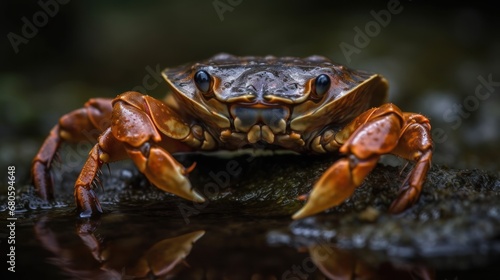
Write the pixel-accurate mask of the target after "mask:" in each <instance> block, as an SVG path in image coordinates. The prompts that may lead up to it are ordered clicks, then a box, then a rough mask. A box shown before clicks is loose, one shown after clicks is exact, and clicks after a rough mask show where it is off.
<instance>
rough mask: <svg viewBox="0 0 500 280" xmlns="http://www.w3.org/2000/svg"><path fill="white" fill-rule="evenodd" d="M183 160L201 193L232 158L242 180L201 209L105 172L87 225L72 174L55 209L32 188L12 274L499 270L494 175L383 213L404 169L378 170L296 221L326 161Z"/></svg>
mask: <svg viewBox="0 0 500 280" xmlns="http://www.w3.org/2000/svg"><path fill="white" fill-rule="evenodd" d="M179 159H180V160H181V161H182V162H183V164H185V165H189V164H190V162H192V161H196V162H197V163H198V168H197V169H196V170H195V171H193V173H192V174H191V175H192V176H191V177H192V180H193V185H194V186H196V187H197V188H199V189H200V191H202V190H201V189H202V188H201V187H200V186H204V185H208V183H210V182H212V183H213V182H215V181H216V180H215V179H214V178H215V177H213V176H210V175H209V174H210V172H211V171H212V172H214V173H218V174H221V173H220V170H224V168H225V166H227V163H228V162H230V161H234V162H237V163H238V164H239V166H241V167H242V169H243V170H245V171H247V173H246V174H245V173H242V174H241V175H240V176H237V177H229V178H230V181H228V186H227V187H223V184H220V186H221V189H220V192H218V193H205V195H207V196H208V197H209V198H210V202H208V203H207V204H192V203H190V202H187V201H185V200H183V199H180V198H177V197H174V196H172V195H169V194H166V193H163V192H162V191H159V190H158V189H156V188H154V187H153V186H150V185H149V184H148V183H147V181H146V180H145V178H144V177H143V176H142V175H140V174H138V172H137V170H135V168H134V167H133V166H131V164H130V163H122V164H117V165H112V166H111V173H110V174H108V175H103V185H104V186H105V187H104V188H105V190H104V191H103V190H97V194H98V196H99V198H100V200H101V203H102V206H103V208H104V209H105V213H104V214H103V215H101V216H99V217H96V218H92V219H82V218H79V217H78V215H77V213H76V212H75V210H74V206H73V205H74V204H73V201H72V200H73V198H72V192H71V185H72V183H71V181H70V180H69V179H68V178H70V177H75V176H76V175H77V174H76V172H73V173H68V174H66V175H65V176H63V177H62V179H61V180H62V181H61V183H60V184H59V185H58V186H57V188H56V189H57V193H58V194H57V198H56V201H55V202H54V203H46V202H43V201H42V200H40V199H39V198H37V197H36V196H34V195H33V190H32V189H31V188H30V187H27V188H25V189H24V190H22V191H21V192H20V195H19V196H18V197H17V199H16V202H17V210H16V215H15V216H16V217H17V221H16V229H15V234H16V270H17V272H16V277H17V276H19V275H24V276H26V277H28V278H32V277H35V276H39V275H44V276H46V277H48V276H50V277H51V278H52V279H134V278H143V277H146V278H147V277H152V278H154V277H153V276H152V275H156V276H155V277H158V278H160V279H388V278H392V277H397V279H455V278H456V277H458V279H467V278H469V277H471V279H472V278H474V277H475V275H476V273H477V272H478V271H480V272H481V274H482V275H484V274H485V273H486V274H492V273H498V272H499V270H498V267H497V266H496V265H495V263H496V262H497V261H498V260H499V259H500V240H498V236H499V235H500V208H499V206H498V205H497V203H496V201H498V198H499V197H500V179H498V178H496V177H495V176H493V175H491V174H488V173H484V172H481V171H460V170H452V169H446V168H444V169H440V168H437V167H434V168H433V169H432V170H431V173H430V175H429V179H428V183H427V184H426V187H425V188H424V191H423V194H422V197H421V199H420V201H419V203H417V204H416V205H415V206H414V207H412V208H411V209H410V210H408V211H406V212H405V213H403V214H401V215H390V214H387V213H386V211H387V208H388V206H389V205H390V203H391V201H392V199H393V197H395V195H396V191H397V187H398V185H399V184H400V183H401V180H403V179H404V174H401V175H400V176H399V177H398V178H399V179H397V180H392V181H390V180H389V181H388V178H390V177H394V174H397V172H400V168H399V167H391V166H384V165H379V166H378V167H377V168H376V169H375V170H374V171H373V173H372V174H370V176H369V177H368V178H367V180H366V183H365V184H364V185H363V187H361V188H359V189H358V190H357V191H356V193H355V194H354V196H353V197H352V199H350V200H348V201H347V202H346V203H345V204H343V205H341V206H339V207H338V208H336V209H334V210H332V211H329V213H328V214H323V215H319V216H317V217H311V218H306V219H304V220H299V221H292V220H291V219H290V215H291V214H292V213H293V212H294V211H296V210H297V209H298V208H300V206H301V204H302V203H301V202H299V201H297V200H296V199H294V198H295V197H297V193H300V192H303V191H305V190H307V188H308V185H309V184H310V182H311V181H314V180H316V178H317V176H319V175H320V174H321V172H322V170H324V169H325V168H327V167H328V166H329V164H330V163H331V162H332V159H328V158H323V159H321V158H320V159H317V158H312V157H302V156H293V155H281V156H273V157H269V156H264V157H257V158H253V157H248V156H239V157H234V158H229V159H226V158H213V157H210V156H200V155H189V156H186V155H185V156H183V157H180V158H179ZM249 159H251V160H249ZM283 162H287V165H286V167H282V166H281V165H282V163H283ZM254 171H255V172H254ZM304 174H311V175H310V176H309V178H308V176H304ZM256 176H257V178H256ZM218 178H220V179H221V178H223V176H222V175H219V177H218ZM284 178H286V181H287V182H288V183H287V184H288V185H287V184H283V183H282V182H283V181H284ZM221 180H222V179H221ZM279 184H281V186H278V185H279ZM271 190H272V191H271ZM464 196H467V197H468V200H465V201H464V200H463V199H462V198H463V197H464ZM4 199H5V198H2V200H4ZM1 207H2V212H0V220H2V221H5V220H6V218H7V215H8V211H6V208H7V205H6V204H3V205H2V206H1ZM2 245H5V244H2ZM33 256H36V257H33ZM39 263H43V265H41V266H40V265H36V264H39ZM342 277H343V278H342ZM349 277H354V278H349Z"/></svg>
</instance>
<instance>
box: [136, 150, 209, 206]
mask: <svg viewBox="0 0 500 280" xmlns="http://www.w3.org/2000/svg"><path fill="white" fill-rule="evenodd" d="M128 153H129V155H130V157H131V158H132V160H133V161H134V163H135V164H136V166H137V167H139V170H140V171H141V172H142V173H144V175H146V177H147V178H148V179H149V181H150V182H151V183H153V184H154V185H155V186H156V187H158V188H160V189H162V190H164V191H167V192H169V193H172V194H175V195H177V196H180V197H182V198H185V199H188V200H191V201H194V202H199V203H202V202H205V198H203V196H201V195H200V194H199V193H198V192H196V191H195V190H194V189H193V188H192V187H191V183H190V182H189V179H188V178H187V177H186V175H187V174H188V173H189V171H191V170H192V168H193V166H191V167H189V168H187V169H186V168H185V167H184V166H182V165H181V164H180V163H178V162H177V161H176V160H175V159H174V158H173V157H172V156H171V155H170V154H169V153H167V152H166V151H165V150H163V149H161V148H159V147H151V149H150V151H149V155H148V156H147V157H146V156H144V155H143V154H142V153H141V152H140V151H134V150H128Z"/></svg>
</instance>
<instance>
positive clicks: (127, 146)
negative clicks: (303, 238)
mask: <svg viewBox="0 0 500 280" xmlns="http://www.w3.org/2000/svg"><path fill="white" fill-rule="evenodd" d="M162 74H163V77H164V78H165V80H166V81H167V83H168V85H169V86H170V88H171V90H172V93H171V94H169V95H167V96H166V98H165V99H163V100H159V99H155V98H153V97H151V96H149V95H143V94H141V93H138V92H134V91H129V92H125V93H123V94H120V95H118V96H117V97H116V98H114V99H105V98H95V99H90V100H89V101H88V102H87V103H86V104H85V106H84V107H83V108H81V109H77V110H75V111H73V112H70V113H68V114H66V115H64V116H63V117H61V118H60V119H59V122H58V124H57V125H55V126H54V128H53V129H52V130H51V132H50V134H49V136H48V137H47V138H46V140H45V142H44V143H43V145H42V146H41V148H40V150H39V152H38V153H37V154H36V156H35V158H34V160H33V162H32V167H31V172H32V176H33V184H34V186H35V188H36V190H37V192H38V194H39V195H40V196H41V197H42V198H43V199H48V200H50V199H53V198H54V192H53V185H52V177H51V173H50V168H51V163H52V162H53V160H54V157H55V155H56V153H57V150H58V148H59V147H60V145H61V144H62V143H63V142H72V143H77V142H78V141H82V140H85V139H86V137H88V134H89V132H92V131H96V130H97V131H98V132H99V133H100V134H99V135H98V137H97V139H96V142H97V143H96V144H95V146H93V148H92V149H91V151H90V152H89V156H88V159H87V160H86V162H85V164H84V166H83V168H82V170H81V173H80V175H79V177H78V179H77V180H76V183H75V187H74V195H75V202H76V207H77V210H78V212H79V214H80V216H81V217H89V216H92V215H95V214H99V213H102V211H103V210H102V207H101V205H100V203H99V200H98V198H97V196H96V194H95V192H94V187H95V185H96V181H97V182H98V181H99V174H100V169H101V167H102V165H103V164H106V163H110V162H114V161H118V160H122V159H126V158H131V159H132V161H133V162H134V164H135V165H136V166H137V168H138V169H139V171H140V172H141V173H143V174H144V175H145V176H146V177H147V178H148V180H149V181H150V182H151V183H152V184H154V185H155V186H156V187H157V188H159V189H161V190H164V191H166V192H169V193H172V194H175V195H177V196H180V197H182V198H185V199H188V200H191V201H194V202H199V203H202V202H204V201H205V198H204V197H203V196H202V195H201V194H200V193H199V192H198V191H196V190H195V189H194V188H193V187H192V186H191V183H190V181H189V179H188V174H189V172H190V171H192V170H193V168H194V165H192V166H190V167H185V166H183V165H181V164H180V163H179V162H178V161H177V160H176V159H175V158H174V156H173V154H175V153H177V152H186V151H217V150H238V149H243V148H259V149H269V150H289V151H293V152H296V153H299V154H326V153H331V154H337V155H340V159H339V160H337V161H336V162H334V163H333V164H332V165H331V166H330V167H329V168H328V169H327V170H326V171H325V172H324V173H323V175H322V176H321V177H320V178H319V179H318V181H317V182H316V183H315V184H314V186H313V187H312V191H311V192H310V194H307V195H304V196H303V198H304V199H306V200H307V202H306V203H305V205H304V206H303V207H302V208H301V209H300V210H299V211H297V212H296V213H295V214H294V215H293V216H292V218H293V219H301V218H304V217H307V216H311V215H314V214H317V213H320V212H323V211H325V210H327V209H329V208H332V207H335V206H338V205H340V204H341V203H343V202H344V201H345V200H346V199H348V198H349V197H350V196H351V195H352V194H353V192H354V191H355V189H356V188H357V187H359V186H360V185H361V184H362V182H363V180H364V178H365V177H366V176H367V175H368V174H369V173H370V171H371V170H373V168H375V166H376V165H377V162H378V161H379V159H380V157H381V156H382V155H384V154H389V153H390V154H394V155H396V156H399V157H402V158H404V159H407V160H410V161H413V162H415V164H414V166H413V168H412V169H411V171H410V172H409V173H408V175H407V177H406V178H405V180H404V181H403V183H402V185H401V187H400V189H399V192H398V195H397V197H396V198H395V200H394V201H393V203H392V204H391V205H390V206H389V209H388V211H389V212H391V213H400V212H402V211H404V210H406V209H407V208H409V207H410V206H411V205H413V204H414V203H415V202H416V201H417V200H418V198H419V195H420V192H421V189H422V185H423V183H424V181H425V178H426V174H427V171H428V169H429V168H430V165H431V158H432V148H433V143H432V139H431V133H430V130H431V126H430V123H429V120H428V119H427V118H426V117H425V116H423V115H421V114H417V113H409V112H402V111H401V110H400V109H399V108H398V107H397V106H396V105H394V104H392V103H386V99H387V91H388V83H387V80H386V79H385V78H384V77H382V76H381V75H378V74H372V73H368V72H365V71H356V70H352V69H349V68H347V67H345V66H342V65H338V64H335V63H333V62H332V61H330V60H329V59H327V58H325V57H322V56H310V57H306V58H297V57H274V56H265V57H258V56H245V57H238V56H233V55H229V54H218V55H215V56H213V57H211V58H209V59H207V60H204V61H201V62H198V63H194V64H188V65H182V66H179V67H175V68H168V69H165V70H164V71H163V72H162Z"/></svg>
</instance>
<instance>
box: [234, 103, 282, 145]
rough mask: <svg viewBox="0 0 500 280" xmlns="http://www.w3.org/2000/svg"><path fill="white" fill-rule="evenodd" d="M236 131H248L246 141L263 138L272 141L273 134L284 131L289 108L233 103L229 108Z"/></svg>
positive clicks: (252, 141) (255, 140) (254, 141)
mask: <svg viewBox="0 0 500 280" xmlns="http://www.w3.org/2000/svg"><path fill="white" fill-rule="evenodd" d="M230 112H231V116H232V118H233V120H234V122H233V123H234V129H235V130H236V131H237V132H244V133H248V136H247V138H248V141H249V142H250V143H256V142H257V141H259V140H264V141H266V142H268V143H273V142H274V135H275V134H280V133H284V132H285V131H286V120H287V119H288V117H289V116H290V109H288V108H287V107H284V106H268V105H263V104H256V105H252V106H242V105H234V106H231V109H230Z"/></svg>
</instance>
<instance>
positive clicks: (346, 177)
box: [292, 158, 376, 220]
mask: <svg viewBox="0 0 500 280" xmlns="http://www.w3.org/2000/svg"><path fill="white" fill-rule="evenodd" d="M352 162H355V164H354V166H351V164H352ZM375 163H376V159H372V160H357V159H356V160H353V158H351V159H348V158H343V159H341V160H339V161H338V162H336V163H335V164H334V165H332V166H331V167H330V168H328V170H327V171H326V172H325V173H324V174H323V176H321V178H320V179H319V180H318V182H316V184H315V185H314V187H313V190H312V192H311V194H310V195H309V199H308V200H307V202H306V205H304V207H302V208H301V209H300V210H299V211H297V212H296V213H295V214H293V216H292V218H293V219H294V220H297V219H302V218H305V217H307V216H311V215H314V214H316V213H319V212H322V211H324V210H326V209H328V208H331V207H334V206H337V205H339V204H341V203H342V202H344V201H345V200H346V199H347V198H349V197H350V196H351V195H352V194H353V193H354V190H355V189H356V187H357V186H359V185H360V184H361V182H362V181H363V179H364V178H365V176H366V174H368V173H369V172H370V171H371V170H372V169H373V167H374V166H375ZM353 167H354V168H353Z"/></svg>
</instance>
